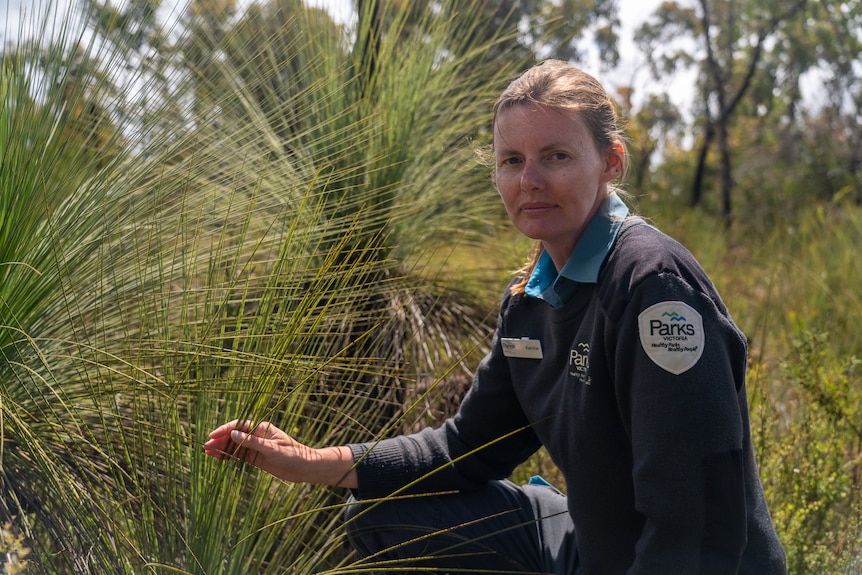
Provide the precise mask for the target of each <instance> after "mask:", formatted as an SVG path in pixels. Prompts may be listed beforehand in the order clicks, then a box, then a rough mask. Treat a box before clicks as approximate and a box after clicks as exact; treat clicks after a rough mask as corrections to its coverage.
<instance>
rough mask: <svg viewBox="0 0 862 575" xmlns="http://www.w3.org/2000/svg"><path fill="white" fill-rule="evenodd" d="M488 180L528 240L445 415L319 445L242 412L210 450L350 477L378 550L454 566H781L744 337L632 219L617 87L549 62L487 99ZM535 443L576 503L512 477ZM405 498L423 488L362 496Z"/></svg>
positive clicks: (656, 570) (568, 569)
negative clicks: (530, 248) (624, 187)
mask: <svg viewBox="0 0 862 575" xmlns="http://www.w3.org/2000/svg"><path fill="white" fill-rule="evenodd" d="M494 160H495V170H494V175H495V184H496V187H497V189H498V191H499V193H500V196H501V198H502V200H503V203H504V204H505V206H506V210H507V212H508V215H509V218H510V219H511V220H512V223H513V224H514V225H515V226H516V227H517V228H518V230H520V231H521V232H522V233H524V234H525V235H527V236H529V237H530V238H533V239H535V240H537V247H538V249H537V250H536V251H535V254H534V256H533V257H532V259H531V261H530V262H529V263H528V264H527V266H526V267H525V268H524V270H523V271H522V273H521V274H520V275H519V277H518V278H517V279H516V280H515V281H514V282H513V283H512V284H511V285H510V286H509V288H508V289H507V291H506V293H505V295H504V297H503V302H502V307H501V312H500V316H499V321H498V326H497V331H496V334H495V337H494V340H493V342H492V349H491V352H490V353H489V354H488V355H487V356H486V357H485V358H484V359H483V360H482V362H481V364H480V365H479V368H478V369H477V372H476V377H475V379H474V382H473V385H472V387H471V388H470V390H469V392H468V393H467V394H466V396H465V397H464V399H463V402H462V404H461V406H460V409H459V411H458V413H457V414H456V415H455V416H454V417H453V418H451V419H449V420H448V421H446V422H445V424H444V425H442V426H441V427H440V428H437V429H426V430H423V431H421V432H419V433H416V434H413V435H410V436H401V437H396V438H392V439H388V440H384V441H381V442H379V443H373V444H371V443H369V444H359V445H348V446H338V447H328V448H323V449H312V448H309V447H307V446H305V445H301V444H299V443H297V442H296V441H294V440H293V439H292V438H290V437H288V436H287V435H286V434H284V433H283V432H282V431H281V430H279V429H277V428H275V427H273V426H270V425H268V424H261V425H259V426H257V427H256V428H255V429H251V428H250V426H249V424H248V423H246V422H241V421H233V422H230V423H228V424H225V425H223V426H221V427H219V428H218V429H216V430H215V431H213V432H212V433H211V435H210V438H211V439H210V440H209V441H208V442H207V444H206V445H205V450H206V452H207V453H208V454H210V455H212V456H214V457H219V458H221V457H227V456H230V455H228V454H233V453H234V452H235V450H236V449H237V447H238V446H240V445H241V446H242V447H243V448H246V449H245V450H241V451H240V453H239V454H238V455H234V456H238V457H241V458H243V459H245V460H246V461H248V462H250V463H253V464H254V465H256V466H257V467H260V468H261V469H263V470H265V471H268V472H270V473H272V474H274V475H276V476H278V477H281V478H283V479H286V480H288V481H303V482H319V483H324V484H328V485H336V486H342V487H347V488H350V489H352V490H353V493H354V496H355V497H356V498H357V503H356V504H355V505H353V506H351V507H350V510H349V512H348V530H349V534H350V536H351V540H352V541H353V543H354V545H355V546H356V547H357V548H358V549H359V551H360V552H362V553H364V554H366V555H369V556H370V558H371V559H373V560H374V561H394V563H392V564H397V565H399V566H402V567H414V568H423V569H429V570H431V569H444V570H445V569H452V570H456V569H459V570H461V572H474V571H484V572H493V573H501V572H534V573H559V574H563V573H565V574H572V573H579V574H584V575H587V574H601V575H608V574H611V575H614V574H629V575H634V574H647V573H650V574H661V575H667V574H688V573H692V574H694V573H697V574H706V573H716V574H718V573H721V574H731V573H746V574H757V575H775V574H783V573H785V572H786V568H785V559H784V553H783V550H782V548H781V545H780V543H779V541H778V538H777V536H776V533H775V530H774V528H773V526H772V524H771V520H770V517H769V513H768V511H767V508H766V503H765V500H764V496H763V489H762V487H761V484H760V481H759V478H758V475H757V468H756V465H755V461H754V457H753V451H752V443H751V436H750V429H749V421H748V407H747V400H746V392H745V384H744V378H745V370H746V341H745V337H744V336H743V334H742V333H741V332H740V330H739V329H738V328H737V327H736V326H735V325H734V323H733V321H732V319H731V317H730V315H729V313H728V311H727V309H726V308H725V306H724V304H723V303H722V301H721V299H720V297H719V295H718V293H716V290H715V288H714V286H713V285H712V282H711V281H710V280H709V278H708V277H707V276H706V274H705V273H704V271H703V270H702V269H701V267H700V266H699V265H698V263H697V262H696V261H695V260H694V258H693V257H692V255H691V254H690V253H689V252H688V251H687V250H685V248H683V247H682V246H681V245H679V244H678V243H676V242H675V241H673V240H672V239H670V238H669V237H667V236H665V235H663V234H662V233H660V232H659V231H657V230H656V229H655V228H653V227H651V226H649V225H647V224H646V223H644V222H643V221H642V220H640V219H639V218H636V217H633V216H630V215H629V213H628V209H627V208H626V206H625V204H624V203H623V202H622V201H621V200H620V198H619V197H618V196H617V194H616V193H615V191H614V189H613V187H612V183H613V182H614V181H615V180H616V179H617V178H619V177H620V176H621V174H622V173H623V172H624V171H625V167H626V160H627V157H626V153H625V148H624V145H623V141H622V138H621V135H620V133H619V132H618V126H617V118H616V114H615V108H614V106H613V103H612V101H611V100H610V98H609V97H608V96H607V94H606V93H605V91H604V89H603V88H602V86H601V85H600V84H599V83H598V82H597V81H596V80H595V79H594V78H592V77H591V76H589V75H588V74H585V73H584V72H582V71H580V70H578V69H577V68H574V67H572V66H570V65H568V64H565V63H563V62H559V61H547V62H545V63H543V64H540V65H538V66H536V67H534V68H532V69H530V70H528V71H527V72H526V73H524V74H523V75H522V76H521V77H520V78H518V79H517V80H515V81H514V82H512V84H510V85H509V87H508V88H507V89H506V90H505V91H504V92H503V94H502V95H501V96H500V98H499V99H498V100H497V102H496V104H495V106H494ZM540 446H544V447H545V448H546V449H547V451H548V453H549V454H550V455H551V457H552V458H553V460H554V462H555V463H556V464H557V466H558V467H559V468H560V470H561V472H562V474H563V476H564V477H565V481H566V485H565V492H566V495H563V494H561V493H560V492H559V491H557V490H556V489H554V488H552V487H550V486H548V485H547V484H542V482H540V481H539V482H537V484H532V485H526V486H517V485H514V484H513V483H511V482H509V481H507V480H506V479H505V478H506V477H508V476H509V475H510V473H511V472H512V471H513V469H514V468H515V467H516V466H517V465H519V464H520V463H522V462H523V461H524V460H525V459H527V458H528V457H529V456H530V455H531V454H532V453H534V452H535V451H536V450H537V449H538V448H539V447H540ZM393 493H397V494H399V495H404V494H433V495H428V496H417V497H409V498H398V499H393V500H389V501H385V502H383V503H378V504H371V503H366V504H363V503H361V502H362V500H370V499H374V498H381V497H385V496H388V495H391V494H393Z"/></svg>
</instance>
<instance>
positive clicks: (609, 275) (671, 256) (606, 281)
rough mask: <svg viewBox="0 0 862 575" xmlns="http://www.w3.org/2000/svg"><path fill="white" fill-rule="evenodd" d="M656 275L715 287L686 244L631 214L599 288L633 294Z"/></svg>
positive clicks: (699, 287) (616, 294)
mask: <svg viewBox="0 0 862 575" xmlns="http://www.w3.org/2000/svg"><path fill="white" fill-rule="evenodd" d="M657 276H663V277H669V278H675V279H679V280H681V281H683V282H684V283H686V284H688V285H689V286H691V287H692V288H694V289H695V290H697V291H701V292H712V291H713V290H714V287H713V285H712V281H711V280H710V279H709V277H708V276H707V274H706V272H705V271H704V270H703V268H702V267H701V265H700V263H698V261H697V260H696V259H695V257H694V256H693V255H692V253H691V252H690V251H689V250H688V249H687V248H686V247H685V246H683V245H682V244H681V243H680V242H678V241H677V240H675V239H673V238H672V237H670V236H669V235H667V234H665V233H664V232H662V231H660V230H659V229H658V228H656V227H654V226H652V225H650V224H649V223H647V222H646V221H645V220H643V219H641V218H638V217H629V218H627V219H626V221H625V222H624V223H623V227H622V229H621V230H620V233H619V235H618V236H617V240H616V242H615V244H614V246H613V248H612V250H611V252H610V253H609V254H608V258H607V260H606V261H605V264H604V266H603V267H602V271H601V273H600V274H599V292H600V294H604V295H605V296H609V295H611V294H613V295H614V297H619V296H620V295H621V293H629V294H630V293H632V292H633V291H635V290H636V289H637V288H638V287H639V286H640V285H642V284H643V283H644V282H646V281H648V280H650V279H651V278H655V277H657Z"/></svg>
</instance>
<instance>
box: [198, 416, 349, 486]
mask: <svg viewBox="0 0 862 575" xmlns="http://www.w3.org/2000/svg"><path fill="white" fill-rule="evenodd" d="M203 447H204V453H206V454H207V455H209V456H210V457H215V458H216V459H239V460H240V461H244V462H246V463H248V464H250V465H253V466H255V467H257V468H258V469H262V470H263V471H266V472H267V473H269V474H271V475H274V476H275V477H278V478H280V479H284V480H287V481H292V482H295V483H322V484H325V485H331V486H336V487H349V488H354V489H355V488H356V487H358V480H357V477H356V470H355V469H353V453H352V452H351V450H350V448H348V447H347V446H339V447H325V448H323V449H314V448H311V447H308V446H307V445H303V444H302V443H299V442H298V441H296V440H295V439H293V438H292V437H290V436H289V435H288V434H286V433H285V432H284V431H282V430H281V429H279V428H278V427H276V426H275V425H273V424H271V423H268V422H263V423H259V424H258V425H257V426H256V427H254V428H252V424H251V422H250V421H241V420H234V421H231V422H228V423H225V424H224V425H222V426H220V427H217V428H216V429H214V430H213V431H212V432H211V433H210V435H209V441H207V442H206V443H204V446H203Z"/></svg>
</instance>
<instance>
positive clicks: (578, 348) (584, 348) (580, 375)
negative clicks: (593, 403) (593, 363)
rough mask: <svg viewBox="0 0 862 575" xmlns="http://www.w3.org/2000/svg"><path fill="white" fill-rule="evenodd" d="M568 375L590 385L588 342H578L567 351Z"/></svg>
mask: <svg viewBox="0 0 862 575" xmlns="http://www.w3.org/2000/svg"><path fill="white" fill-rule="evenodd" d="M569 376H571V377H574V378H575V379H577V380H578V381H580V382H581V383H583V384H584V385H590V384H591V381H590V344H589V343H585V342H580V343H578V344H576V345H575V347H573V348H572V349H571V351H569Z"/></svg>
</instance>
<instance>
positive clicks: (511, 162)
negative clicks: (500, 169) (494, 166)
mask: <svg viewBox="0 0 862 575" xmlns="http://www.w3.org/2000/svg"><path fill="white" fill-rule="evenodd" d="M520 162H521V158H504V159H503V161H502V162H500V164H501V165H503V166H515V165H517V164H519V163H520Z"/></svg>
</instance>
